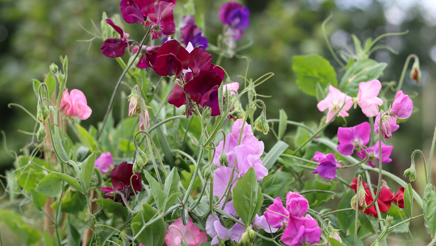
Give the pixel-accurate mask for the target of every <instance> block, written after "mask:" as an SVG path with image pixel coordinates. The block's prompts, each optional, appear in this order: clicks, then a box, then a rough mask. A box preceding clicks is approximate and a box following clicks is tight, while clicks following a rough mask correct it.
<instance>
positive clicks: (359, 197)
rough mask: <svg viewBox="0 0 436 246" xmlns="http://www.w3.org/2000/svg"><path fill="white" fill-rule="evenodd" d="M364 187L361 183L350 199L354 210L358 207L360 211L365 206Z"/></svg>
mask: <svg viewBox="0 0 436 246" xmlns="http://www.w3.org/2000/svg"><path fill="white" fill-rule="evenodd" d="M365 196H366V192H365V188H364V187H363V185H362V184H361V185H360V187H359V189H358V190H357V193H356V195H354V197H353V198H352V199H351V207H352V208H353V209H354V210H356V209H358V210H359V212H360V213H362V212H363V211H364V210H365V208H366V205H367V204H366V201H365Z"/></svg>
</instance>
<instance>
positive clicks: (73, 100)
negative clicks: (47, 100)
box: [59, 89, 92, 120]
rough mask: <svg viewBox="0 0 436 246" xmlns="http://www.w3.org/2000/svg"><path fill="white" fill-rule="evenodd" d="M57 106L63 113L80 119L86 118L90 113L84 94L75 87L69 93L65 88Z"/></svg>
mask: <svg viewBox="0 0 436 246" xmlns="http://www.w3.org/2000/svg"><path fill="white" fill-rule="evenodd" d="M59 108H60V109H61V113H62V114H63V115H65V116H69V117H77V118H79V119H81V120H86V119H88V118H89V116H91V113H92V109H91V108H90V107H88V103H87V102H86V97H85V95H84V94H83V92H81V91H79V90H76V89H73V90H71V95H70V94H69V93H68V89H65V91H64V93H63V94H62V100H61V104H60V106H59Z"/></svg>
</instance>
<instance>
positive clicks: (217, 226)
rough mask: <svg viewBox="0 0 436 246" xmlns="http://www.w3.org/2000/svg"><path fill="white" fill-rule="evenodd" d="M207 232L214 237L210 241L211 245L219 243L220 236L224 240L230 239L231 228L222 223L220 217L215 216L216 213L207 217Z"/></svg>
mask: <svg viewBox="0 0 436 246" xmlns="http://www.w3.org/2000/svg"><path fill="white" fill-rule="evenodd" d="M206 232H207V234H208V235H209V236H210V237H211V238H212V241H211V242H210V244H211V245H218V244H219V241H218V238H221V239H222V240H224V241H226V240H228V239H230V235H229V229H227V228H225V227H224V226H223V225H221V222H220V220H219V219H218V217H215V216H214V215H209V217H208V218H207V221H206Z"/></svg>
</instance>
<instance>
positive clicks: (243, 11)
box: [218, 1, 250, 40]
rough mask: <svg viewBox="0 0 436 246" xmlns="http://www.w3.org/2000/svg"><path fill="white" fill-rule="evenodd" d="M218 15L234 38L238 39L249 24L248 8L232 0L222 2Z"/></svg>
mask: <svg viewBox="0 0 436 246" xmlns="http://www.w3.org/2000/svg"><path fill="white" fill-rule="evenodd" d="M218 16H219V18H220V19H221V22H222V23H224V24H226V25H228V26H229V27H230V33H231V34H232V36H233V38H234V39H235V40H239V39H240V38H241V37H242V34H243V31H244V30H245V29H247V27H248V26H249V25H250V10H248V8H247V7H245V6H242V5H241V4H239V3H235V2H233V1H232V2H228V3H225V4H223V6H221V9H220V11H219V13H218Z"/></svg>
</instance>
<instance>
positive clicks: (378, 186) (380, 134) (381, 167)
mask: <svg viewBox="0 0 436 246" xmlns="http://www.w3.org/2000/svg"><path fill="white" fill-rule="evenodd" d="M383 117H384V115H382V116H381V117H380V118H383ZM381 140H382V131H379V140H378V150H379V152H378V153H379V157H378V171H379V172H378V183H377V193H376V195H375V197H374V199H373V201H372V203H371V204H370V205H368V208H369V207H371V206H372V205H374V204H375V203H376V202H377V199H378V196H379V195H380V191H381V181H382V177H383V163H382V158H383V155H382V145H381V144H382V141H381ZM367 155H368V153H367ZM367 179H370V178H369V177H367ZM368 183H369V182H368ZM370 188H372V187H370ZM371 192H372V191H371ZM371 195H372V194H371ZM379 218H381V217H380V214H379Z"/></svg>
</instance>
